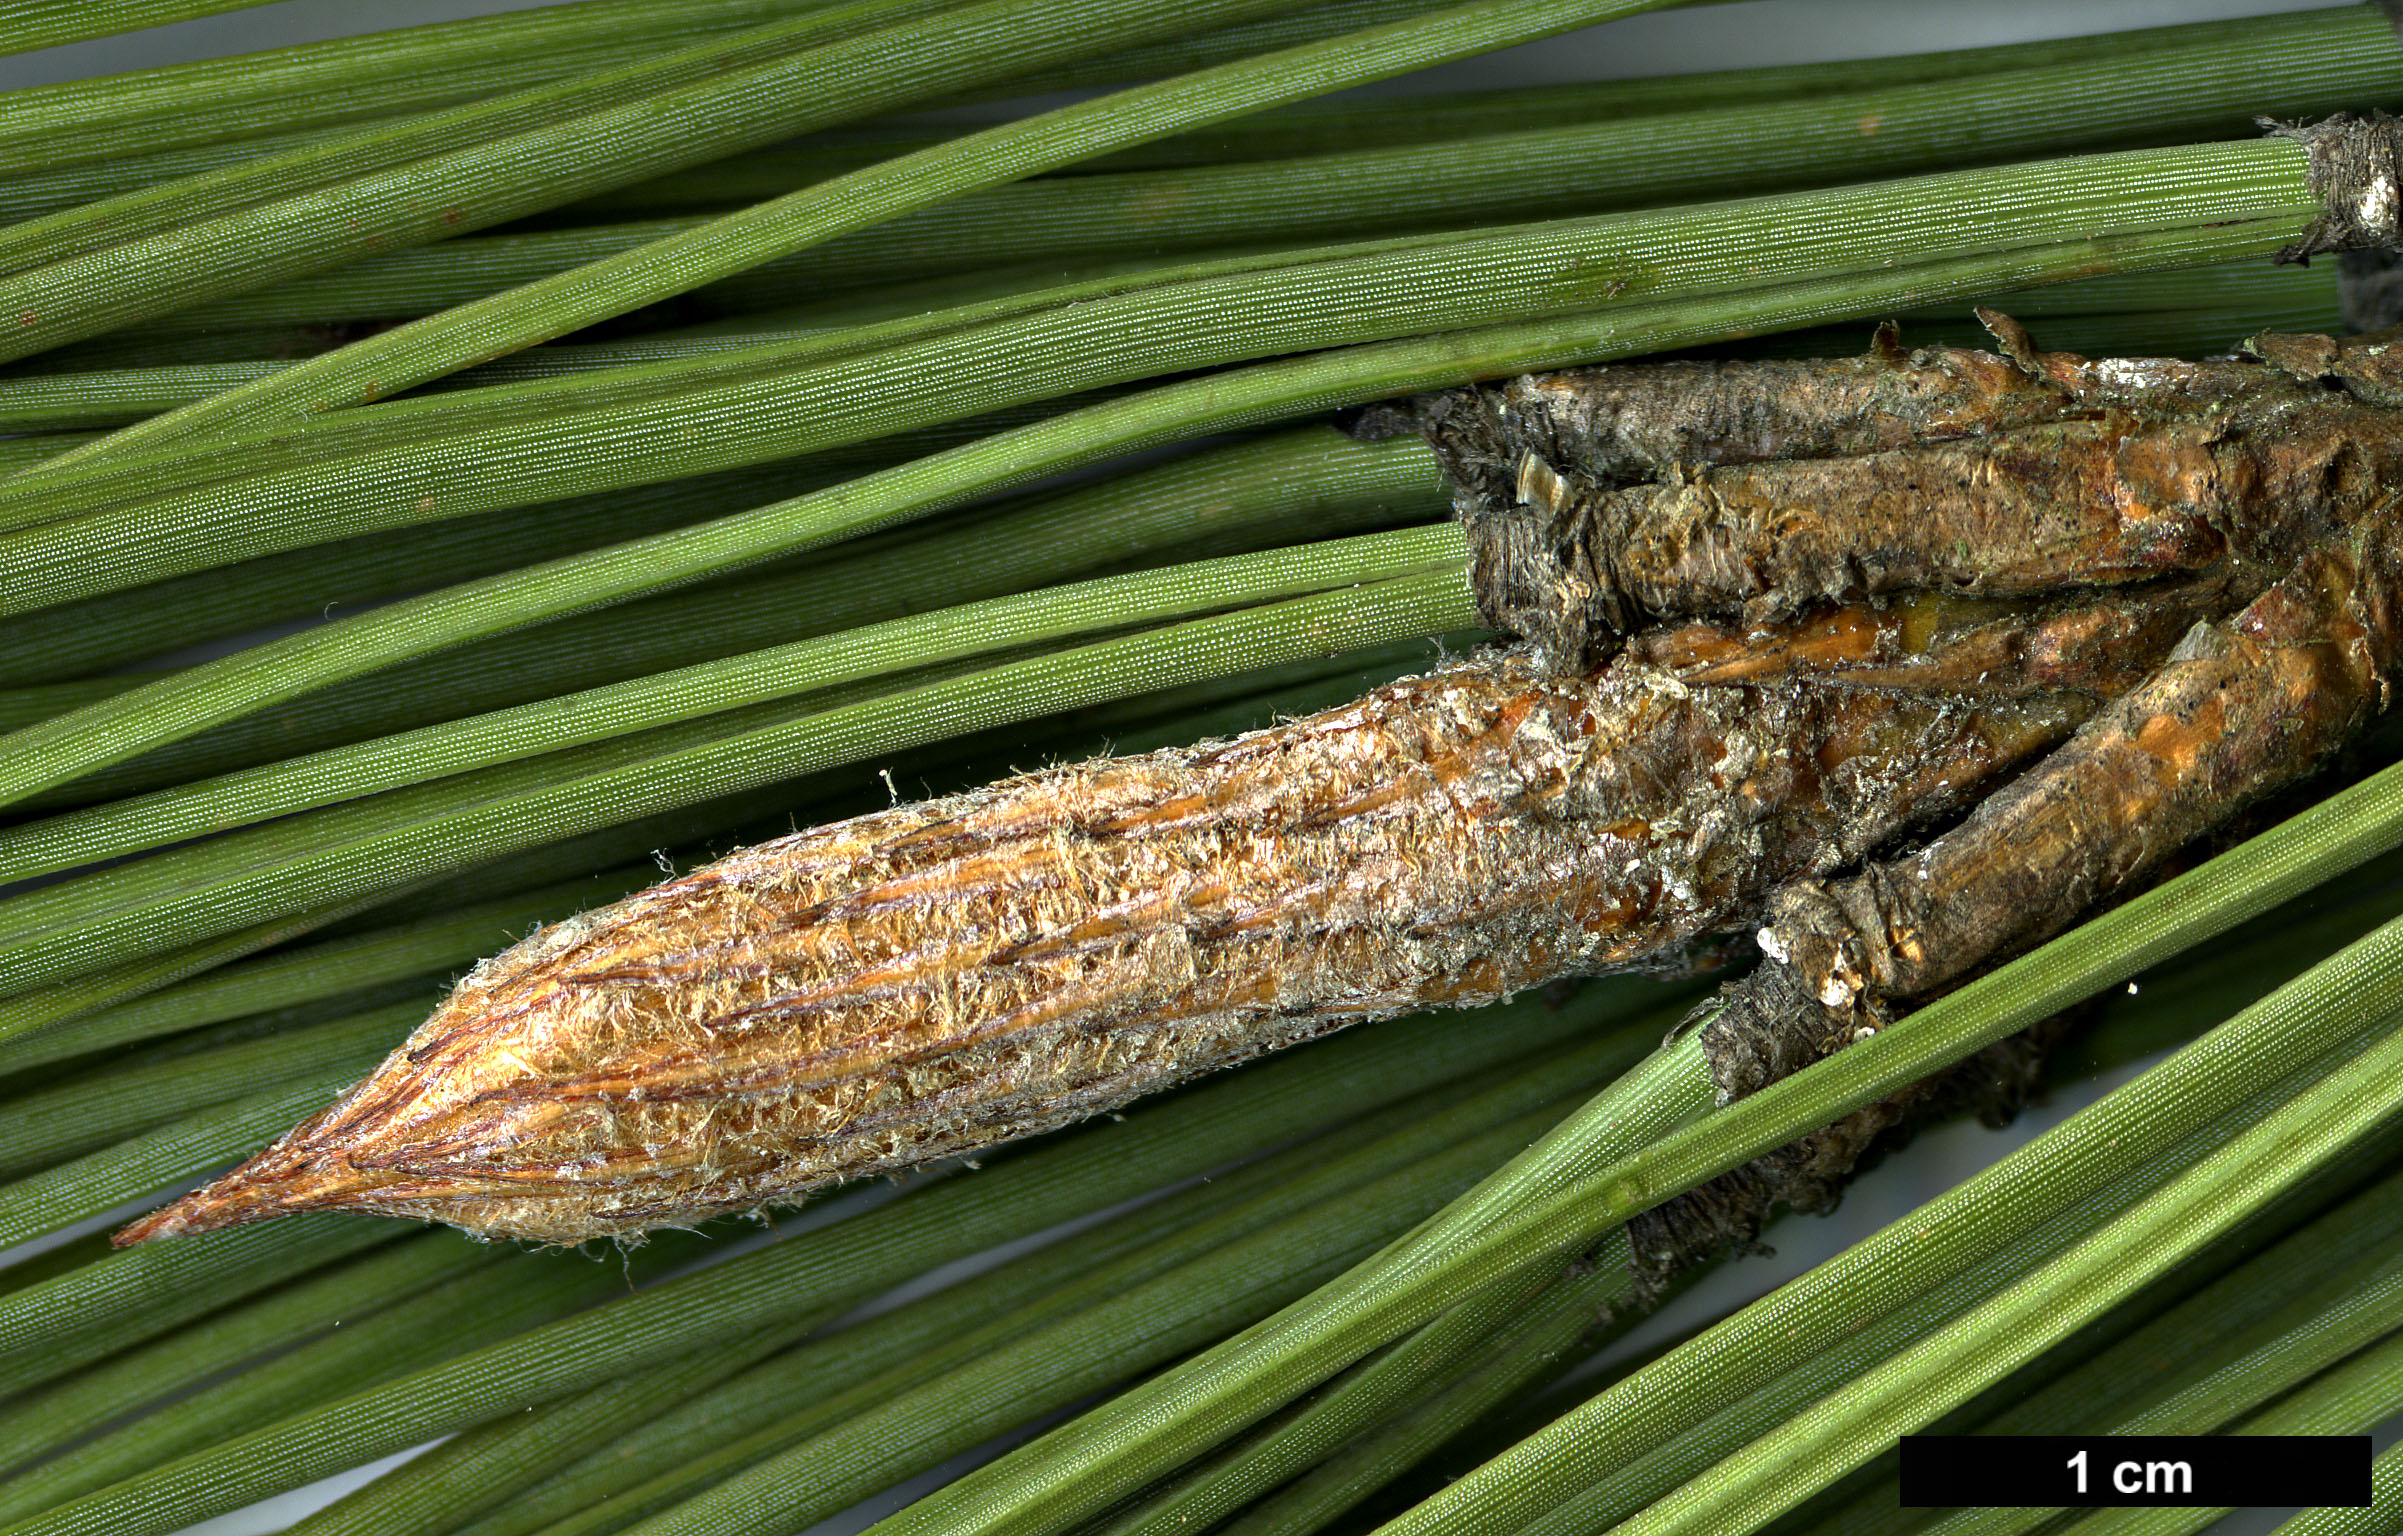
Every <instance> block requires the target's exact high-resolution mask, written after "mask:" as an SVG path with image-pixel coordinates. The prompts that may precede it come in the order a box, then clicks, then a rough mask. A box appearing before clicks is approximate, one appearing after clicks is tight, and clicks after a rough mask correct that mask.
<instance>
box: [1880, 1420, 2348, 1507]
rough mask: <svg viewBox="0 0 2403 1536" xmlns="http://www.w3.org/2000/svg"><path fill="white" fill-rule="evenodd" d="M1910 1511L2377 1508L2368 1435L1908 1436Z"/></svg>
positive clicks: (1905, 1498) (1905, 1482) (1906, 1497)
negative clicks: (2113, 1507)
mask: <svg viewBox="0 0 2403 1536" xmlns="http://www.w3.org/2000/svg"><path fill="white" fill-rule="evenodd" d="M1902 1502H1903V1507H1904V1508H1906V1509H1939V1508H1948V1507H1953V1506H1970V1507H1988V1508H2004V1509H2049V1508H2052V1507H2054V1506H2056V1505H2066V1506H2092V1505H2130V1506H2146V1507H2175V1506H2190V1507H2200V1508H2206V1509H2217V1508H2221V1507H2234V1508H2240V1509H2241V1508H2243V1507H2245V1506H2247V1505H2262V1504H2266V1505H2295V1504H2300V1505H2305V1506H2317V1505H2344V1506H2348V1507H2352V1508H2360V1507H2362V1506H2365V1505H2367V1504H2368V1503H2369V1502H2370V1437H2369V1436H2367V1435H1905V1436H1903V1437H1902Z"/></svg>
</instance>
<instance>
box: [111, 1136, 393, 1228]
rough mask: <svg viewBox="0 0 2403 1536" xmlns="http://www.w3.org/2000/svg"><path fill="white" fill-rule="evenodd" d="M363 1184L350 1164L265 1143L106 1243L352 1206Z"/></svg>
mask: <svg viewBox="0 0 2403 1536" xmlns="http://www.w3.org/2000/svg"><path fill="white" fill-rule="evenodd" d="M368 1183H369V1181H368V1180H366V1179H363V1178H361V1177H360V1176H359V1174H358V1172H357V1170H355V1169H352V1168H350V1167H347V1166H340V1167H327V1166H325V1165H323V1164H321V1163H319V1162H317V1161H316V1160H315V1159H313V1158H307V1157H305V1156H303V1157H298V1158H296V1157H294V1156H293V1155H292V1153H291V1150H290V1149H289V1148H286V1147H270V1148H269V1149H267V1150H266V1151H265V1152H262V1153H260V1154H259V1155H258V1156H257V1157H254V1158H252V1159H251V1160H250V1161H249V1162H246V1163H244V1164H242V1165H241V1166H240V1167H238V1168H235V1169H233V1170H232V1171H231V1172H229V1173H225V1174H223V1175H221V1176H219V1177H217V1178H215V1179H212V1180H210V1181H209V1182H208V1183H206V1184H203V1185H201V1186H200V1188H198V1189H196V1190H193V1191H192V1192H191V1193H190V1194H187V1195H185V1196H183V1197H182V1198H181V1199H177V1200H171V1201H169V1202H168V1203H167V1204H165V1205H162V1206H160V1207H159V1208H158V1209H157V1210H155V1211H152V1212H151V1213H150V1214H149V1215H147V1216H144V1217H142V1218H141V1219H140V1220H138V1221H134V1222H130V1223H128V1224H127V1225H126V1226H124V1227H122V1228H120V1229H119V1230H118V1231H117V1232H116V1233H115V1234H114V1235H113V1236H111V1237H110V1238H109V1243H110V1245H111V1246H112V1247H117V1248H131V1247H132V1246H134V1245H135V1244H136V1243H147V1242H150V1241H151V1240H153V1239H154V1238H164V1237H189V1236H191V1235H192V1234H194V1233H198V1232H214V1231H216V1230H217V1229H219V1228H220V1227H239V1226H243V1225H246V1224H248V1223H250V1222H254V1221H266V1220H269V1219H271V1218H273V1217H277V1216H289V1215H292V1214H294V1213H296V1212H300V1211H317V1210H341V1209H346V1208H348V1209H355V1208H357V1202H356V1201H355V1200H354V1199H353V1198H352V1197H353V1196H354V1195H356V1194H357V1193H359V1192H360V1191H361V1190H362V1189H364V1188H366V1187H367V1186H368Z"/></svg>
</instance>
